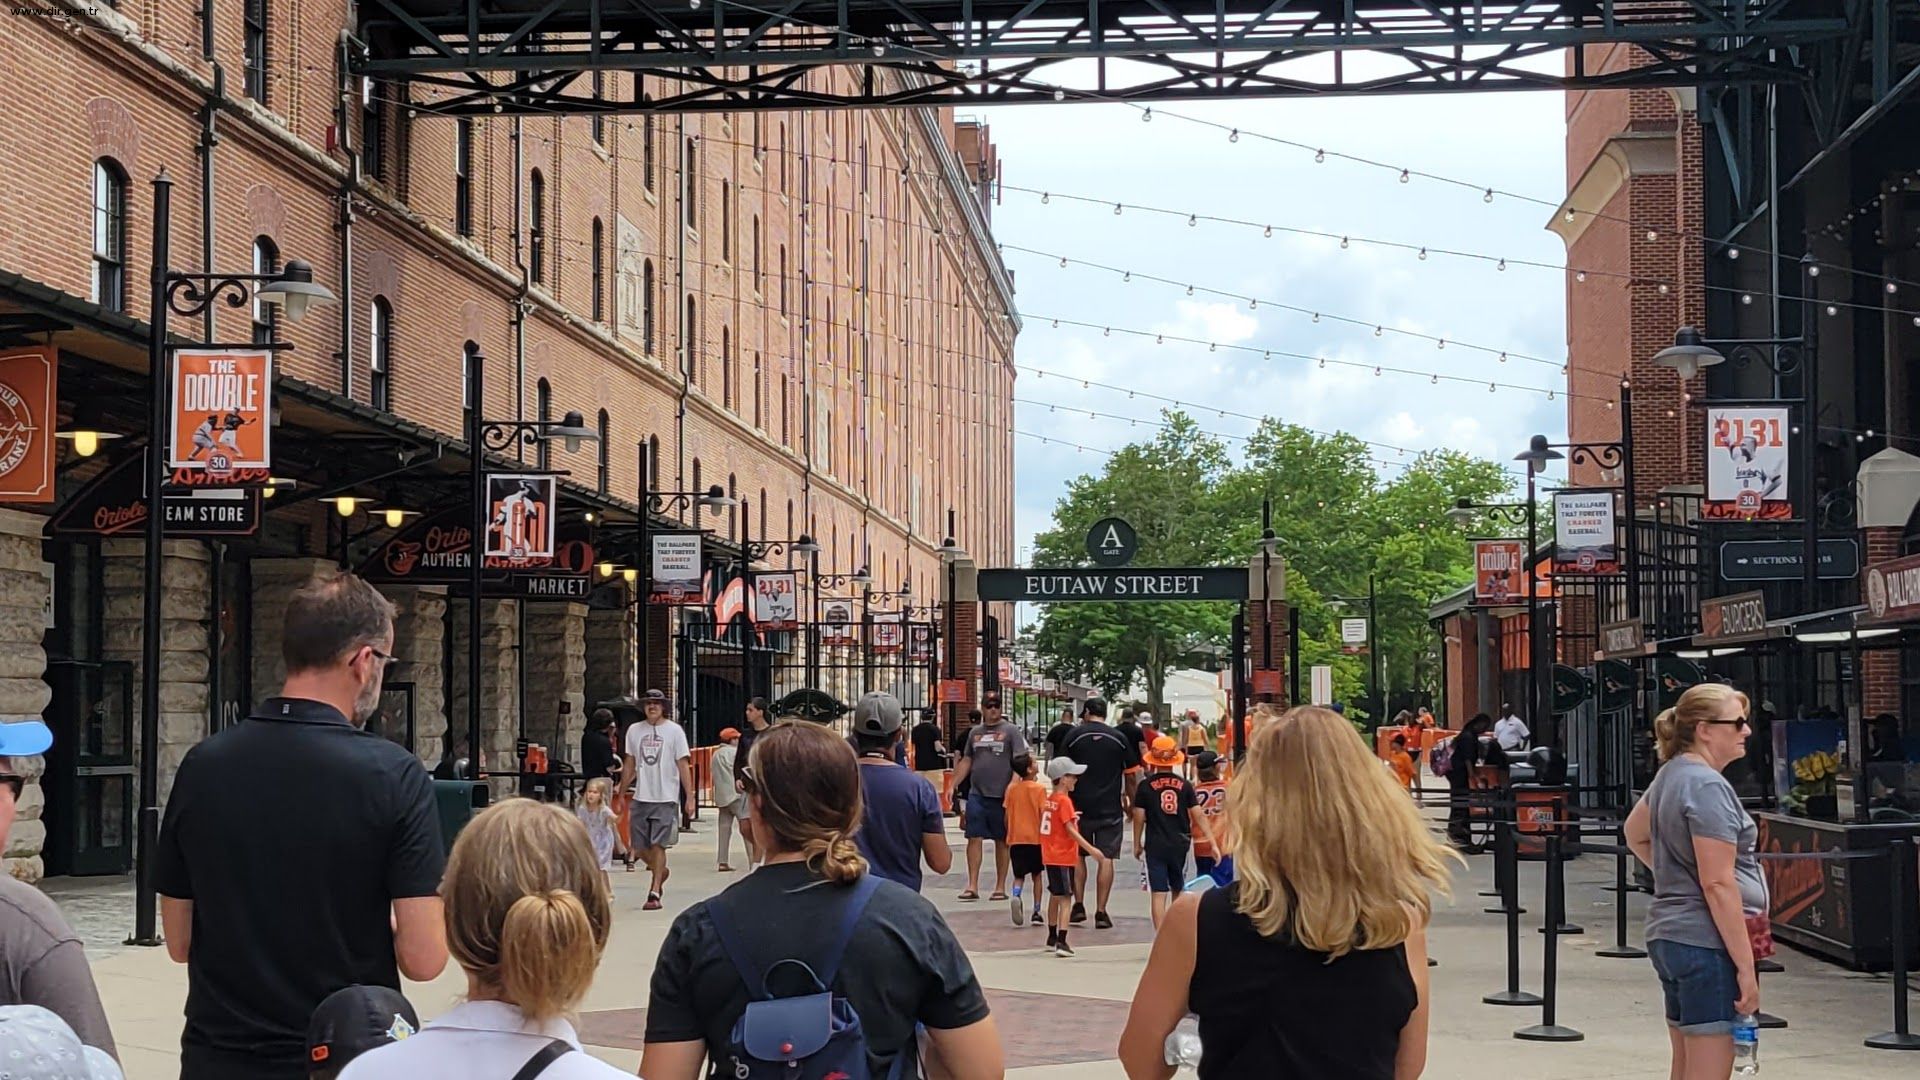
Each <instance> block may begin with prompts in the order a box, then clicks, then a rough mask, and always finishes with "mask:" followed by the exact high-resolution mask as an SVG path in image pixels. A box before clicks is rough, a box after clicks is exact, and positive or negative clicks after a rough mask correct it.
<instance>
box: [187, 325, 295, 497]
mask: <svg viewBox="0 0 1920 1080" xmlns="http://www.w3.org/2000/svg"><path fill="white" fill-rule="evenodd" d="M171 411H172V428H171V431H170V432H169V433H168V442H167V468H168V469H169V470H171V471H172V473H173V477H172V482H173V483H174V484H176V485H179V486H184V487H247V486H260V485H263V484H265V483H266V482H267V478H268V476H269V475H270V472H271V470H272V468H273V453H272V436H273V415H272V412H273V354H272V353H270V352H267V351H265V350H256V349H211V350H189V349H183V350H180V351H178V352H176V353H174V354H173V396H172V410H171Z"/></svg>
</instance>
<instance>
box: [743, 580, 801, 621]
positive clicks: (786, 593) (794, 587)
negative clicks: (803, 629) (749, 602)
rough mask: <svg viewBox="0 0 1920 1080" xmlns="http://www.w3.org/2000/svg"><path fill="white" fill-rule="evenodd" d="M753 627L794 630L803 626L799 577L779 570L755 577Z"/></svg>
mask: <svg viewBox="0 0 1920 1080" xmlns="http://www.w3.org/2000/svg"><path fill="white" fill-rule="evenodd" d="M753 624H754V625H755V626H757V627H759V628H760V629H761V630H766V631H778V630H793V629H797V628H798V627H799V626H800V584H799V575H798V574H796V573H794V572H793V571H791V570H776V571H771V572H767V573H755V574H754V575H753Z"/></svg>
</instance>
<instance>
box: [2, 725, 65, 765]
mask: <svg viewBox="0 0 1920 1080" xmlns="http://www.w3.org/2000/svg"><path fill="white" fill-rule="evenodd" d="M52 745H53V729H51V728H49V727H47V725H46V723H45V722H44V721H40V720H22V721H21V722H19V723H17V724H0V757H32V756H33V755H35V754H44V753H46V752H47V749H48V748H49V747H51V746H52Z"/></svg>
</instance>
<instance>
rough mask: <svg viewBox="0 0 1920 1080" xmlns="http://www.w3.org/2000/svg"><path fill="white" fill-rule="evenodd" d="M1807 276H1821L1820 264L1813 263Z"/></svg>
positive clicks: (1808, 268)
mask: <svg viewBox="0 0 1920 1080" xmlns="http://www.w3.org/2000/svg"><path fill="white" fill-rule="evenodd" d="M1807 276H1808V277H1819V276H1820V264H1819V263H1814V264H1813V265H1812V266H1809V267H1807Z"/></svg>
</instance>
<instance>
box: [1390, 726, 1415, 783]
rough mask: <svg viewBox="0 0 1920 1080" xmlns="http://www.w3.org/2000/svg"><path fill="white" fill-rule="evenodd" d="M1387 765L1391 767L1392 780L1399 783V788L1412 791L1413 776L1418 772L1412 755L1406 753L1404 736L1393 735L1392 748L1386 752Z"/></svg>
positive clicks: (1405, 738)
mask: <svg viewBox="0 0 1920 1080" xmlns="http://www.w3.org/2000/svg"><path fill="white" fill-rule="evenodd" d="M1387 764H1389V765H1391V766H1393V778H1394V779H1395V780H1398V781H1400V786H1401V787H1403V788H1405V789H1407V790H1408V791H1409V792H1411V791H1412V790H1413V780H1414V776H1415V775H1416V774H1417V773H1418V771H1419V770H1418V767H1417V766H1415V765H1414V763H1413V755H1412V754H1409V753H1407V737H1406V736H1405V735H1395V736H1394V737H1393V748H1392V749H1390V750H1388V751H1387Z"/></svg>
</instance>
